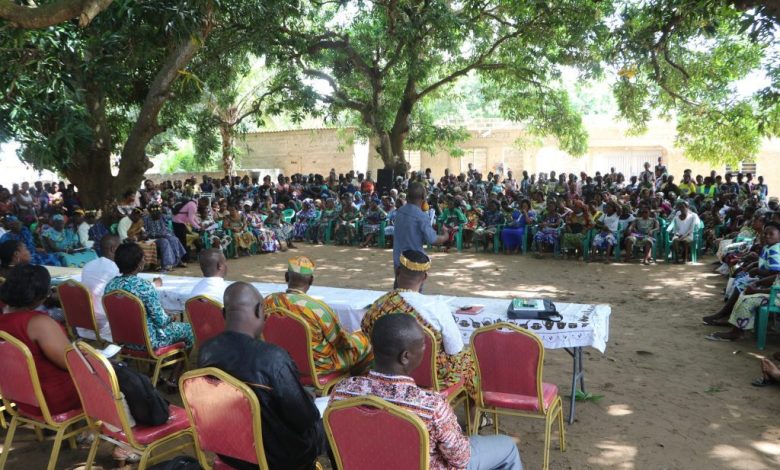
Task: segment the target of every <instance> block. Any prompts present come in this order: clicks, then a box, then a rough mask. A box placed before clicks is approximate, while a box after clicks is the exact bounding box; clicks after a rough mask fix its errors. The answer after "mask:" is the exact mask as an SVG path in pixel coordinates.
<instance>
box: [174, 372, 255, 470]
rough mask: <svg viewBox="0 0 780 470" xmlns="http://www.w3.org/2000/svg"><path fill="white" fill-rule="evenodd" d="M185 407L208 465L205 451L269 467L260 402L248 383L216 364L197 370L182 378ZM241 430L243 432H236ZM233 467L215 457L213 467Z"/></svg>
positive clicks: (201, 456)
mask: <svg viewBox="0 0 780 470" xmlns="http://www.w3.org/2000/svg"><path fill="white" fill-rule="evenodd" d="M179 391H180V393H181V398H182V402H184V408H185V409H186V410H187V416H188V418H189V420H190V425H191V426H192V429H193V433H194V434H195V446H196V452H197V455H198V461H199V462H200V464H201V465H202V466H203V468H209V465H208V461H207V459H206V455H205V454H204V451H205V452H213V453H215V454H219V455H225V456H228V457H232V458H236V459H239V460H243V461H245V462H251V463H256V464H258V466H259V468H260V470H267V469H268V463H267V462H266V460H265V449H264V448H263V433H262V427H261V421H260V413H261V410H260V402H259V400H258V399H257V396H256V395H255V392H253V391H252V389H251V388H249V386H248V385H246V384H245V383H243V382H241V381H240V380H238V379H236V378H234V377H232V376H231V375H229V374H228V373H226V372H223V371H221V370H219V369H216V368H214V367H208V368H205V369H196V370H193V371H190V372H187V373H186V374H184V375H182V376H181V378H180V379H179ZM237 429H240V430H241V432H236V430H237ZM220 468H225V469H227V468H230V467H227V466H226V465H225V464H224V463H222V462H221V461H220V460H219V457H217V458H216V461H215V463H214V469H215V470H218V469H220Z"/></svg>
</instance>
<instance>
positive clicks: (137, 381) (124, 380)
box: [112, 362, 170, 426]
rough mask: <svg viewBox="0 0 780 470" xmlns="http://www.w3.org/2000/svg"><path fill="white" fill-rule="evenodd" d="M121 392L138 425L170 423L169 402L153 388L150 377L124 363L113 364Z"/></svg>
mask: <svg viewBox="0 0 780 470" xmlns="http://www.w3.org/2000/svg"><path fill="white" fill-rule="evenodd" d="M112 365H113V366H114V372H115V373H116V379H117V382H119V390H121V392H122V394H123V395H124V396H125V400H126V401H127V407H128V408H129V409H130V414H131V415H133V419H135V422H136V423H138V424H142V425H144V426H160V425H162V424H165V423H166V422H167V421H168V416H169V415H170V411H169V409H168V401H167V400H166V399H165V398H163V397H162V395H160V393H159V392H158V391H157V390H155V388H154V387H153V386H152V381H151V380H149V377H147V376H145V375H143V374H141V373H140V372H137V371H135V370H133V369H131V368H129V367H128V366H127V364H125V363H124V362H117V363H113V364H112Z"/></svg>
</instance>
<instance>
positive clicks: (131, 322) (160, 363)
mask: <svg viewBox="0 0 780 470" xmlns="http://www.w3.org/2000/svg"><path fill="white" fill-rule="evenodd" d="M103 309H104V310H105V312H106V318H107V319H108V324H109V325H110V326H111V336H112V337H113V339H114V343H116V344H119V345H122V346H123V347H122V351H121V353H120V354H121V357H122V358H124V359H132V360H134V361H141V362H147V363H151V364H153V365H154V372H153V373H152V385H153V386H157V380H158V379H159V378H160V371H161V370H162V369H164V368H166V367H170V366H172V365H174V364H178V363H179V362H184V366H185V368H186V367H187V366H188V363H187V350H186V349H185V346H184V342H181V341H180V342H178V343H174V344H171V345H168V346H163V347H161V348H157V349H155V348H153V347H152V342H151V341H150V340H149V331H148V330H147V327H146V325H147V323H146V307H144V304H143V302H141V299H139V298H138V297H136V296H134V295H133V294H130V293H127V292H125V291H120V290H115V291H112V292H108V293H107V294H106V295H104V296H103ZM126 344H140V345H143V346H145V347H146V349H145V350H138V349H131V348H127V347H124V345H126Z"/></svg>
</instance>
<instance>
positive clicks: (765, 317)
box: [756, 286, 780, 351]
mask: <svg viewBox="0 0 780 470" xmlns="http://www.w3.org/2000/svg"><path fill="white" fill-rule="evenodd" d="M778 302H780V286H772V289H771V290H770V291H769V303H767V304H766V305H764V306H763V307H761V308H759V309H758V313H757V314H756V343H757V347H758V349H760V350H762V351H763V350H764V348H766V330H767V328H768V327H769V316H770V315H775V316H780V306H778Z"/></svg>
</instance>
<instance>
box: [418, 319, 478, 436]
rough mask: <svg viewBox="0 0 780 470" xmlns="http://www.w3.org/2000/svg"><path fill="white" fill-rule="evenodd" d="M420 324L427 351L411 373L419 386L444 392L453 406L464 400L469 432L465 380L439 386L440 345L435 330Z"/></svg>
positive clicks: (467, 430)
mask: <svg viewBox="0 0 780 470" xmlns="http://www.w3.org/2000/svg"><path fill="white" fill-rule="evenodd" d="M420 326H421V327H422V330H423V333H424V334H425V335H424V337H425V352H424V353H423V358H422V362H420V365H419V366H418V367H417V368H416V369H415V370H413V371H412V373H411V374H410V375H411V377H412V378H413V379H414V382H415V383H416V384H417V386H418V387H422V388H427V389H431V390H435V391H437V392H439V393H441V394H443V395H444V396H445V398H446V399H447V402H449V403H450V405H452V407H453V408H454V407H456V406H458V405H459V404H460V403H461V402H462V403H463V407H464V408H465V410H466V432H467V433H468V432H469V429H470V428H471V423H470V422H469V398H468V394H467V393H466V388H465V386H464V384H463V380H461V381H460V382H458V383H456V384H453V385H450V386H449V387H447V388H441V387H440V386H439V372H438V368H437V367H436V358H437V357H438V356H439V345H438V343H437V342H436V337H435V336H434V334H433V332H432V331H431V330H429V329H428V328H426V327H424V326H422V325H420Z"/></svg>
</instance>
